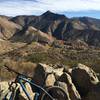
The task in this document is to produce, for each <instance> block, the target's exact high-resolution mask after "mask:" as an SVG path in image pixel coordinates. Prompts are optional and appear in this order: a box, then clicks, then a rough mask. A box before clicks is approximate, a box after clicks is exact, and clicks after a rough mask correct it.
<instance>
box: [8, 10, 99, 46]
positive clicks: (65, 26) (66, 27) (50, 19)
mask: <svg viewBox="0 0 100 100" xmlns="http://www.w3.org/2000/svg"><path fill="white" fill-rule="evenodd" d="M10 21H13V22H14V23H17V24H19V25H21V26H22V27H23V28H26V27H28V26H33V27H35V28H36V29H39V30H41V31H42V32H45V33H47V34H50V35H52V36H54V37H55V38H56V39H60V40H65V41H70V40H77V39H79V40H82V41H83V42H86V43H87V44H89V45H93V46H100V20H99V19H94V18H89V17H79V18H67V17H66V16H64V15H59V14H55V13H52V12H50V11H47V12H45V13H44V14H42V15H40V16H17V17H14V18H11V19H10Z"/></svg>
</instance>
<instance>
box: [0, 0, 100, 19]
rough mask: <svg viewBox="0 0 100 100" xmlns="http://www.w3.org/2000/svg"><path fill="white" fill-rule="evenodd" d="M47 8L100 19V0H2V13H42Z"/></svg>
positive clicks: (0, 13)
mask: <svg viewBox="0 0 100 100" xmlns="http://www.w3.org/2000/svg"><path fill="white" fill-rule="evenodd" d="M47 10H50V11H52V12H54V13H59V14H65V15H66V16H68V17H77V16H79V17H80V16H89V17H95V18H99V19H100V0H0V15H7V16H17V15H40V14H42V13H44V12H46V11H47Z"/></svg>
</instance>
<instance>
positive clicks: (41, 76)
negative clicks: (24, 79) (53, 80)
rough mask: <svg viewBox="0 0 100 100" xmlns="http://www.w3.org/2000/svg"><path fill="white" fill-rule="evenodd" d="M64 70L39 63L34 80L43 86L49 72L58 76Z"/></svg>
mask: <svg viewBox="0 0 100 100" xmlns="http://www.w3.org/2000/svg"><path fill="white" fill-rule="evenodd" d="M63 70H64V68H53V67H51V66H49V65H46V64H42V63H39V64H38V65H37V67H36V68H35V70H34V74H33V79H32V80H33V81H34V83H36V84H38V85H40V86H43V85H44V84H45V80H46V76H47V75H48V74H54V75H55V76H56V77H60V76H61V75H62V74H63ZM49 77H51V76H49Z"/></svg>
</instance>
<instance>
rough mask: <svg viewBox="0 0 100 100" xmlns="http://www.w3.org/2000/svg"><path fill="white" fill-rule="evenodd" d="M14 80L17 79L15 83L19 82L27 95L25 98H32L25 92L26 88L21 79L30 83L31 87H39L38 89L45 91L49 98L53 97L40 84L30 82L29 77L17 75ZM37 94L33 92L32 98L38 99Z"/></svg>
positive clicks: (38, 94)
mask: <svg viewBox="0 0 100 100" xmlns="http://www.w3.org/2000/svg"><path fill="white" fill-rule="evenodd" d="M16 80H17V83H19V84H20V86H21V87H22V89H23V91H24V93H25V95H26V96H27V98H28V99H29V100H32V99H31V97H30V95H29V93H28V92H27V90H26V88H25V85H24V84H23V82H22V81H25V82H28V83H29V84H31V85H32V86H33V87H37V88H39V89H40V90H42V91H43V92H45V93H46V94H47V95H48V96H49V97H50V98H51V100H53V99H54V98H53V97H52V96H51V95H50V94H49V93H48V92H47V91H46V90H45V89H44V88H42V87H41V86H39V85H37V84H35V83H33V82H31V80H29V79H27V78H25V77H23V76H21V75H18V76H17V78H16ZM39 96H40V93H36V94H35V98H34V100H38V99H39ZM10 100H12V97H11V98H10Z"/></svg>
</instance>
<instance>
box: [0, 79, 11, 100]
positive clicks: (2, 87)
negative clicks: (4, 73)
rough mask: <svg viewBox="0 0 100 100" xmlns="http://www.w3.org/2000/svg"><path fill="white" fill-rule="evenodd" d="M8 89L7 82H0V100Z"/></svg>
mask: <svg viewBox="0 0 100 100" xmlns="http://www.w3.org/2000/svg"><path fill="white" fill-rule="evenodd" d="M8 88H9V84H8V82H7V81H2V82H0V100H2V99H3V98H4V96H5V95H6V94H7V93H8V92H9V90H8Z"/></svg>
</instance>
